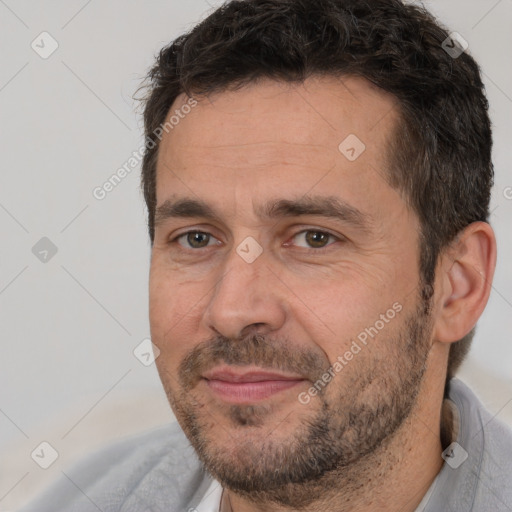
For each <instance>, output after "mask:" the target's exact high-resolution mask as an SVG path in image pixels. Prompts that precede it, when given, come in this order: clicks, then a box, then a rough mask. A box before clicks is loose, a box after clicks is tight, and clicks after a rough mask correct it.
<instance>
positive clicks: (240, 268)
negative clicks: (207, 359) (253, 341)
mask: <svg viewBox="0 0 512 512" xmlns="http://www.w3.org/2000/svg"><path fill="white" fill-rule="evenodd" d="M222 270H223V274H222V276H221V277H220V278H219V280H218V281H217V284H216V286H215V288H214V290H213V294H212V296H211V298H210V301H209V303H208V304H207V307H206V310H205V312H204V317H203V320H204V322H205V323H206V327H207V328H208V329H210V330H213V331H216V332H217V333H220V334H222V335H223V336H225V337H228V338H231V339H237V338H238V337H242V336H245V335H247V334H249V333H251V332H252V331H255V332H256V331H257V332H258V333H260V334H268V333H269V332H272V331H277V330H279V329H280V328H281V327H282V326H283V324H284V322H285V319H286V308H285V297H284V296H283V295H284V291H283V289H282V287H281V286H279V280H278V279H277V278H276V276H275V273H273V271H272V270H271V268H270V267H269V266H268V263H267V258H265V253H263V254H262V255H260V256H259V257H258V258H257V259H256V260H255V261H253V262H251V263H248V262H247V261H245V260H244V259H243V258H242V257H241V256H240V255H239V254H238V253H237V252H236V250H235V249H233V250H232V251H231V252H230V254H229V256H227V259H226V261H225V265H223V267H222Z"/></svg>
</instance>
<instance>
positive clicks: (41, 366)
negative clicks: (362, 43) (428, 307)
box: [0, 0, 512, 511]
mask: <svg viewBox="0 0 512 512" xmlns="http://www.w3.org/2000/svg"><path fill="white" fill-rule="evenodd" d="M219 4H220V2H214V1H213V0H210V2H207V1H206V0H187V1H186V2H185V1H180V2H178V1H176V0H167V1H153V2H143V1H142V0H124V1H121V0H111V1H107V2H100V1H99V0H89V1H84V0H72V1H70V0H68V1H66V2H65V1H63V0H60V1H58V0H53V1H47V2H35V1H33V0H32V1H29V0H5V1H4V0H0V47H1V48H2V56H1V64H2V65H1V66H0V119H1V124H2V136H1V138H0V150H1V152H0V154H1V155H2V159H1V172H0V232H1V235H2V237H1V240H2V245H1V251H0V329H1V331H0V334H1V341H0V344H1V352H0V511H7V510H9V511H10V510H15V509H16V508H18V507H19V506H20V505H21V504H22V503H24V502H25V501H26V500H27V499H29V498H30V497H32V496H33V495H34V493H36V492H38V491H39V490H40V489H41V487H43V486H45V485H47V483H48V482H49V481H51V480H54V479H55V478H56V477H57V476H58V475H59V474H60V472H61V471H62V470H64V469H65V468H66V467H68V466H69V464H70V463H71V462H72V461H74V460H76V459H77V458H79V457H80V456H82V455H83V454H85V453H89V452H90V451H91V450H92V449H95V448H97V447H99V446H101V445H103V444H105V443H107V442H109V441H111V440H114V439H119V438H122V437H125V436H127V435H129V434H132V433H134V432H138V431H141V430H144V429H146V428H149V427H152V426H155V425H159V424H163V423H165V422H168V421H172V419H173V418H172V414H171V411H170V408H169V406H168V405H167V401H166V399H165V396H164V394H163V391H162V390H161V386H160V382H159V380H158V377H157V373H156V369H155V367H154V365H152V366H149V367H146V366H144V365H143V364H141V363H140V362H139V361H138V360H137V359H136V358H135V357H134V354H133V350H134V349H135V347H136V346H137V345H138V344H139V343H140V342H141V341H142V340H143V339H145V338H147V337H148V336H149V325H148V320H147V280H148V267H149V255H150V251H149V242H148V238H147V234H146V227H145V211H144V205H143V201H142V195H141V193H140V191H139V169H140V165H137V166H136V167H135V168H134V169H133V171H132V172H131V173H130V174H129V175H128V176H127V177H126V178H125V179H124V180H123V181H122V182H121V183H120V184H119V185H118V186H117V187H116V188H115V189H114V190H113V191H112V192H110V193H109V194H108V195H107V197H106V198H105V199H103V200H101V201H100V200H97V199H95V198H94V196H93V194H92V191H93V189H94V188H95V187H97V186H101V185H102V184H103V183H104V182H105V181H106V180H107V179H108V178H109V177H110V176H111V175H112V174H113V173H114V172H115V171H116V170H117V169H118V168H119V167H121V166H122V165H123V164H124V163H125V162H127V161H128V159H129V158H130V156H132V153H133V151H136V150H138V149H139V148H140V147H141V144H142V135H141V134H142V121H141V119H140V117H139V116H138V115H137V114H136V112H135V107H136V103H135V102H134V101H133V100H132V99H131V96H132V95H133V93H134V91H135V90H136V88H137V86H138V85H139V84H140V80H141V79H142V78H143V76H144V74H145V72H146V70H147V69H148V67H149V66H150V65H151V64H152V63H153V56H154V55H155V53H156V52H157V51H158V50H159V49H160V48H161V47H162V46H163V45H165V44H167V43H168V42H169V41H171V40H172V39H173V38H175V37H176V36H178V35H179V34H180V33H182V32H183V31H184V30H187V29H189V28H191V27H192V26H193V25H194V24H195V23H196V22H197V21H198V20H200V19H201V18H202V17H203V16H204V15H205V14H207V13H208V12H209V11H210V10H211V8H212V6H213V5H219ZM426 5H427V6H428V7H429V8H430V9H431V10H432V11H433V12H434V13H436V14H438V15H439V17H440V18H441V20H443V22H444V23H446V24H447V25H448V26H449V27H450V28H451V29H452V30H456V31H458V32H459V33H460V34H461V35H462V36H463V37H464V38H465V39H466V40H467V41H468V42H469V51H470V52H471V53H472V54H473V55H474V56H475V57H476V59H477V60H478V61H479V62H480V64H481V66H482V69H483V73H484V78H485V83H486V86H487V91H488V97H489V100H490V105H491V116H492V119H493V123H494V134H495V147H494V162H495V168H496V185H495V189H494V195H493V200H492V208H493V214H492V224H493V226H494V228H495V230H496V232H497V236H498V241H499V261H498V268H497V273H496V278H495V283H494V288H493V292H492V295H491V299H490V304H489V306H488V308H487V310H486V312H485V313H484V315H483V317H482V319H481V321H480V324H479V329H478V333H477V336H476V340H475V343H474V346H473V349H472V352H471V356H470V359H469V361H468V363H467V364H466V365H465V367H464V371H463V373H462V376H463V378H464V380H465V381H467V382H469V383H470V384H471V386H472V387H473V389H474V390H475V391H476V392H477V394H479V396H480V397H481V398H482V399H483V401H484V402H485V404H486V405H487V407H488V408H489V409H490V410H491V411H492V412H493V413H494V414H497V416H498V417H500V418H502V419H503V420H505V421H508V422H509V423H512V364H511V361H512V344H511V343H510V332H511V328H512V267H511V265H510V261H511V259H512V232H511V228H510V225H511V219H512V200H510V199H508V200H507V198H506V195H507V191H508V197H509V198H510V197H512V189H508V188H507V187H512V173H511V171H510V162H511V161H512V158H511V157H512V150H511V146H512V145H511V144H510V140H509V138H510V133H511V132H512V64H511V62H512V60H511V49H512V31H510V27H511V26H512V0H499V1H497V0H472V1H469V0H435V1H433V0H432V1H429V2H427V3H426ZM43 31H47V32H49V33H50V34H51V36H52V37H53V38H54V39H55V40H56V41H57V42H58V45H59V46H58V49H57V50H56V51H55V52H54V53H53V54H52V55H51V56H50V57H49V58H47V59H42V58H41V57H40V56H39V55H38V54H37V53H36V52H35V51H34V50H33V49H32V48H31V43H32V41H33V40H34V39H36V43H37V42H38V41H40V38H38V36H39V34H40V33H41V32H43ZM39 44H40V46H41V43H39ZM45 48H46V49H48V48H49V40H46V43H45ZM42 237H48V238H49V239H50V240H51V241H52V242H53V244H55V246H56V247H57V249H58V252H57V253H56V254H55V256H53V257H52V258H51V259H50V260H49V261H48V262H46V263H43V262H41V261H39V259H37V258H36V256H35V255H34V254H33V253H32V247H33V246H34V245H35V244H36V243H37V242H38V241H39V240H40V239H41V238H42ZM42 441H47V442H49V443H50V444H51V445H52V446H54V447H55V449H56V450H57V451H58V453H59V458H58V459H57V460H56V462H55V463H54V464H53V465H52V466H51V467H50V468H49V469H47V470H43V469H41V468H40V467H39V466H38V465H36V463H35V462H34V461H33V460H32V459H31V456H30V454H31V452H32V451H33V450H34V449H35V448H36V447H37V446H38V445H39V444H40V443H41V442H42Z"/></svg>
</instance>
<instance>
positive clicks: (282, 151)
mask: <svg viewBox="0 0 512 512" xmlns="http://www.w3.org/2000/svg"><path fill="white" fill-rule="evenodd" d="M187 99H188V98H186V97H185V96H184V95H182V96H180V97H179V98H178V99H177V100H176V102H175V104H174V105H173V107H172V108H171V113H172V112H174V110H175V109H176V108H178V109H179V108H180V107H181V106H182V105H184V104H185V103H186V101H187ZM197 100H198V104H197V106H195V107H194V108H193V109H192V110H191V112H190V113H189V114H187V115H186V116H185V117H184V118H183V119H182V120H180V123H179V124H178V125H177V126H175V127H174V128H173V130H172V131H170V132H169V133H168V134H166V135H164V138H163V140H162V142H161V146H160V151H159V158H158V165H157V207H161V206H162V205H163V204H164V203H165V201H168V200H171V201H176V200H179V199H182V198H190V199H195V200H201V201H203V202H205V203H207V204H208V205H209V206H210V208H211V209H212V210H214V211H215V212H216V217H215V218H213V219H212V218H208V217H205V216H204V215H199V216H191V217H168V218H163V219H161V220H160V221H159V222H158V223H157V225H156V229H155V239H154V244H153V248H152V259H151V273H150V324H151V335H152V340H153V342H154V343H155V344H156V345H157V346H158V347H159V349H160V351H161V352H160V356H159V357H158V359H157V361H156V362H157V367H158V370H159V373H160V377H161V379H162V382H163V385H164V388H165V390H166V392H167V395H168V396H169V400H170V403H171V406H172V407H173V410H174V412H175V414H176V416H177V419H178V421H179V422H180V424H181V426H182V427H183V429H184V431H185V433H186V434H187V435H188V436H189V438H193V437H194V436H193V435H192V434H191V423H190V421H189V420H190V418H189V417H188V414H189V413H191V412H193V414H194V417H195V422H196V423H195V425H196V427H197V428H198V429H200V432H199V434H198V436H196V439H195V440H196V441H197V438H199V439H200V440H201V443H202V446H201V448H200V449H201V450H203V452H204V453H206V455H208V454H209V455H210V456H211V459H213V460H214V461H220V463H221V464H223V465H225V466H226V467H228V468H235V469H239V470H240V469H241V470H243V469H244V468H245V469H250V467H251V465H254V466H256V467H257V464H258V460H260V459H261V460H265V457H268V460H272V459H271V456H272V455H273V454H275V453H276V452H277V451H278V449H279V447H280V446H281V447H287V448H289V447H290V443H292V441H293V440H294V439H300V435H301V433H303V431H304V425H305V424H307V422H311V421H313V420H314V418H317V417H318V415H319V414H320V413H321V409H322V406H323V405H325V404H327V405H329V406H332V409H333V410H336V411H341V412H340V413H339V424H340V425H341V424H343V422H344V421H345V419H346V416H344V414H346V412H345V411H350V410H351V408H352V410H354V411H358V409H357V406H358V404H359V405H362V404H368V405H369V407H370V408H371V407H377V406H378V404H379V403H381V401H385V400H386V397H387V396H388V395H389V394H390V393H393V392H396V394H397V396H400V394H399V390H400V388H399V380H400V379H398V376H400V377H402V376H404V377H407V376H408V374H409V373H410V374H411V375H412V374H413V373H414V372H415V371H416V370H412V369H410V368H412V367H413V366H414V365H412V366H411V365H410V363H408V361H407V359H403V357H402V354H407V353H408V352H407V350H406V345H407V341H408V338H407V336H408V335H409V334H410V333H408V332H407V330H406V327H407V325H406V322H407V320H408V319H409V321H410V320H411V319H415V318H417V316H418V308H419V306H420V302H419V300H420V299H419V290H420V285H421V282H420V275H419V266H418V261H419V251H418V232H419V222H418V219H417V216H416V215H415V214H414V212H412V211H410V210H409V208H408V207H407V205H406V203H405V201H404V199H403V198H402V197H401V195H400V193H399V192H398V191H397V190H395V189H393V188H391V187H390V186H389V184H388V183H387V181H386V171H385V168H386V165H387V162H388V158H387V157H388V155H387V143H388V140H389V138H390V137H391V136H392V133H393V129H394V127H395V125H396V123H397V121H398V114H397V105H396V102H395V100H394V99H393V97H392V96H390V95H388V94H386V93H384V92H382V91H381V90H379V89H377V88H375V87H373V86H372V85H370V84H369V83H368V82H366V81H365V80H363V79H360V78H352V77H351V78H345V79H343V81H340V80H339V79H338V80H335V79H333V78H309V79H308V80H306V82H305V83H303V84H284V83H279V82H274V81H260V82H258V83H256V84H251V85H249V86H245V87H243V88H241V89H239V90H237V91H225V92H220V93H215V94H212V95H210V96H209V97H208V98H205V97H198V98H197ZM349 134H355V135H356V136H357V137H358V138H359V139H360V140H361V141H363V142H364V144H365V146H366V149H365V151H364V152H363V153H362V154H361V155H360V156H359V157H358V158H357V159H356V160H354V161H349V160H348V159H347V158H346V157H345V156H344V155H343V154H342V153H341V152H340V150H339V149H338V146H339V144H340V143H341V142H342V141H343V140H344V139H345V138H346V137H347V136H348V135H349ZM313 196H314V197H316V198H322V197H327V196H330V197H336V198H338V199H340V200H342V201H344V202H345V203H347V204H348V205H350V206H351V207H352V208H356V209H357V210H359V211H360V212H361V213H362V215H363V216H364V219H365V225H364V227H363V226H357V225H355V224H353V223H351V222H350V221H349V220H340V219H333V218H330V217H326V216H324V215H312V214H308V215H293V216H286V217H275V218H266V217H264V216H262V215H261V210H262V205H265V204H266V203H267V202H269V201H271V200H279V199H288V200H296V199H300V198H304V197H313ZM307 230H309V231H307ZM191 231H192V232H194V231H195V232H201V233H207V234H208V235H210V238H207V245H206V246H202V247H192V246H191V245H190V239H187V236H186V235H185V236H182V235H183V234H184V233H185V234H186V233H187V232H191ZM305 231H307V233H309V236H311V232H313V233H317V235H316V236H317V237H320V238H321V239H322V240H324V241H325V240H328V242H326V245H325V246H324V247H318V246H315V247H311V246H310V245H308V240H309V241H311V238H307V236H306V233H305ZM318 232H321V233H328V234H330V235H332V236H331V237H328V238H326V237H325V236H322V235H319V234H318ZM201 236H202V235H200V238H201ZM178 237H179V238H178ZM247 237H252V238H253V239H254V240H255V241H257V243H258V244H259V246H260V248H261V250H262V252H261V254H260V255H259V256H258V257H257V258H256V259H255V260H254V261H253V262H251V263H248V262H247V261H246V260H244V259H243V258H242V257H241V256H240V253H238V252H237V247H239V246H240V244H241V243H242V242H243V241H244V240H245V239H246V238H247ZM187 240H188V242H187ZM202 240H203V241H204V239H202ZM242 247H243V245H242ZM495 256H496V249H495V241H494V235H493V233H492V230H491V228H490V227H489V226H488V225H487V224H485V223H474V224H472V225H470V226H468V228H466V230H465V231H464V232H463V233H461V235H460V236H459V238H458V239H457V240H456V241H455V242H454V243H453V244H452V245H451V246H450V247H449V248H447V249H446V251H444V252H443V254H442V256H441V258H440V260H439V263H438V269H437V273H436V281H435V286H434V290H435V293H434V297H433V302H432V309H431V317H430V318H429V319H428V321H427V320H426V321H425V322H424V323H422V324H421V332H422V334H423V339H422V340H421V343H420V347H423V348H422V349H421V350H420V353H421V354H423V357H424V361H419V362H418V363H417V366H418V368H417V373H418V375H417V377H418V379H419V381H418V383H417V384H415V385H414V386H415V388H414V391H415V393H417V396H416V397H415V398H411V403H412V404H411V407H410V408H409V409H408V410H407V411H406V412H407V414H406V417H405V418H404V419H403V421H401V423H400V424H399V425H397V426H396V428H395V429H394V431H393V432H388V433H387V435H386V436H385V438H384V439H383V440H382V442H379V443H378V446H377V447H374V449H372V450H370V451H369V452H368V453H365V454H362V453H361V454H360V455H359V456H358V455H357V450H356V453H354V454H351V455H350V457H349V455H347V457H348V458H350V463H349V464H346V465H345V466H344V467H343V468H341V467H338V468H336V469H335V470H333V471H330V472H329V473H328V474H325V475H324V477H322V478H320V479H319V480H318V481H317V482H315V483H313V484H311V485H310V484H306V483H303V484H297V485H295V486H294V485H291V484H290V485H288V486H285V487H286V488H283V489H281V491H280V492H281V494H279V492H278V491H276V492H274V494H272V493H268V494H265V493H264V492H254V493H247V492H243V491H241V490H239V489H238V490H237V489H236V488H235V489H234V488H232V489H229V488H226V483H227V482H223V483H224V484H225V496H224V500H223V507H224V510H234V511H236V512H250V511H251V512H252V511H259V510H266V511H283V512H284V511H290V510H297V509H298V508H299V504H300V503H302V504H306V503H307V510H309V511H316V510H323V511H329V510H333V511H334V510H336V511H352V510H357V511H363V512H364V511H373V510H375V511H376V510H380V511H397V510H399V511H401V512H408V511H411V512H413V511H414V510H415V508H416V506H417V505H418V504H419V502H420V501H421V499H422V497H423V495H424V493H425V492H426V490H427V489H428V487H429V486H430V484H431V482H432V481H433V479H434V478H435V476H436V474H437V473H438V472H439V470H440V468H441V466H442V463H443V460H442V458H441V452H442V448H441V443H440V436H439V431H440V422H441V404H442V399H443V388H444V380H445V375H446V365H447V358H448V351H449V346H450V343H452V342H454V341H456V340H458V339H460V338H462V337H463V336H464V335H465V334H466V333H467V332H469V331H470V329H471V328H472V327H473V326H474V324H475V323H476V320H477V319H478V317H479V316H480V314H481V312H482V311H483V309H484V307H485V304H486V302H487V299H488V296H489V290H490V283H491V281H492V275H493V269H494V264H495ZM395 303H399V304H400V305H401V306H402V309H401V311H400V313H399V314H397V315H396V316H395V317H394V318H393V319H392V320H390V321H389V322H387V323H386V324H385V327H384V328H383V329H382V330H381V331H379V333H378V334H377V335H376V336H375V337H374V338H371V339H370V340H369V342H368V344H367V345H365V346H364V349H363V350H361V351H360V353H358V354H356V355H354V357H353V358H352V359H351V360H350V361H348V363H347V364H346V365H345V366H344V367H343V370H341V371H340V372H339V373H338V374H336V376H335V377H334V378H333V379H332V382H330V383H329V384H328V386H327V387H326V388H325V391H323V392H322V393H319V395H317V396H313V397H312V398H311V401H310V402H309V403H308V404H307V405H304V404H302V403H300V401H299V400H298V394H299V393H300V392H305V391H306V392H307V390H308V389H310V388H311V386H312V384H313V382H314V375H313V374H309V373H308V372H307V371H306V370H304V373H303V374H300V370H299V369H297V368H294V369H295V372H292V373H293V374H294V375H295V376H298V377H300V378H302V379H303V380H302V381H301V382H299V383H298V384H296V385H295V386H293V387H292V388H290V389H287V390H282V391H280V392H279V393H276V394H274V395H272V396H270V397H269V398H266V399H264V400H260V401H257V402H255V401H254V400H253V401H251V400H247V401H246V402H245V403H241V404H238V406H237V407H235V408H233V407H232V404H230V403H226V402H225V401H224V400H223V399H222V398H221V397H219V395H218V394H216V393H215V392H214V391H212V389H211V388H210V387H209V386H208V385H207V383H206V381H205V380H204V379H200V380H198V381H193V382H189V383H188V385H189V386H190V387H189V388H188V389H186V390H185V381H184V380H183V379H182V378H180V376H181V377H183V364H184V361H186V360H187V357H188V358H190V357H191V354H192V353H193V351H194V349H195V350H196V351H197V350H199V351H200V350H202V349H203V347H207V346H208V345H209V344H211V343H212V342H213V341H214V340H215V339H216V338H218V337H224V338H225V339H226V340H231V342H232V344H231V347H232V348H233V347H234V348H235V349H234V351H232V353H233V354H234V355H233V357H234V360H235V361H238V359H237V357H238V356H237V352H236V347H237V346H239V347H240V346H242V345H240V344H243V343H246V344H247V345H244V347H250V346H251V345H250V343H249V340H250V337H251V336H253V335H254V334H258V335H260V336H262V337H263V339H264V340H266V343H267V345H266V346H267V347H270V346H271V345H272V346H274V347H275V350H276V353H277V356H276V357H278V356H279V354H283V353H284V354H286V353H287V352H286V351H289V353H290V354H295V353H297V354H299V353H305V354H309V355H314V356H315V357H316V361H318V362H320V363H321V365H322V366H323V367H328V366H329V365H332V364H333V362H334V361H336V360H337V358H338V357H339V356H340V355H341V356H343V355H344V354H345V353H346V352H347V350H349V349H350V346H351V342H352V341H353V340H356V339H357V336H358V334H360V333H361V332H362V331H364V329H365V328H368V327H369V326H373V325H375V322H376V321H377V320H379V318H380V315H381V314H383V313H385V312H386V311H387V310H389V309H390V308H391V307H392V305H393V304H395ZM404 333H405V335H404ZM237 343H238V345H237ZM244 350H245V351H244ZM269 350H270V348H269ZM266 353H270V352H268V351H267V352H266ZM204 354H207V352H204ZM240 354H245V355H246V356H247V358H248V361H250V357H251V354H255V353H254V352H251V350H250V349H249V348H247V349H240ZM240 357H241V356H240ZM255 357H256V356H255ZM404 357H405V356H404ZM291 359H292V360H293V356H291ZM277 360H278V359H276V361H277ZM418 360H419V359H418ZM211 361H212V360H211V359H210V362H211ZM248 361H245V360H244V364H243V365H242V364H238V365H236V364H234V365H232V366H233V368H236V369H238V370H240V369H241V368H242V369H244V370H247V369H257V368H258V365H251V364H250V363H249V362H248ZM257 361H259V362H263V361H265V362H270V357H269V361H267V360H266V359H265V358H260V359H257ZM239 362H241V361H239ZM195 363H196V365H195V366H193V365H192V366H191V367H190V368H189V370H190V371H192V372H193V371H194V369H195V370H197V371H198V372H199V373H200V371H202V370H201V369H202V368H203V367H201V366H200V365H199V363H198V361H197V360H195ZM203 363H204V364H205V365H207V363H208V358H207V357H206V359H204V360H203ZM215 364H218V363H215ZM228 366H229V365H228ZM270 366H271V365H269V366H267V368H268V367H270ZM304 368H309V366H308V365H307V364H305V366H304ZM408 368H409V369H408ZM287 369H290V368H287ZM180 370H181V374H180ZM420 370H421V371H420ZM190 371H189V375H190ZM390 376H391V377H390ZM393 377H397V378H396V379H393ZM395 380H396V382H395ZM363 384H364V385H363ZM411 386H412V384H411ZM334 416H336V415H334ZM337 421H338V418H335V420H333V425H331V426H332V428H334V424H335V423H336V422H337ZM244 422H245V423H244ZM372 428H373V429H374V430H378V428H380V427H378V426H374V425H373V424H372ZM381 430H382V431H383V432H384V431H385V426H382V427H381ZM344 432H345V434H346V436H347V439H348V440H352V441H354V442H352V443H349V445H348V446H355V447H357V446H358V444H357V442H356V441H355V439H356V438H357V434H356V433H354V432H350V431H349V432H348V433H347V432H346V431H344ZM354 436H355V437H354ZM418 440H421V442H418ZM193 444H194V442H193ZM195 447H196V449H197V446H195ZM354 450H355V449H354ZM349 451H350V450H348V452H349ZM347 460H348V459H347ZM207 467H208V466H207ZM208 469H210V468H208ZM212 472H213V474H214V476H216V477H218V478H219V477H220V476H221V475H217V474H215V472H214V471H212ZM228 473H229V471H228ZM242 473H243V471H242ZM219 479H220V478H219ZM294 496H299V498H297V500H298V502H297V503H295V504H294V502H293V497H294ZM278 498H279V499H278ZM287 503H288V504H287Z"/></svg>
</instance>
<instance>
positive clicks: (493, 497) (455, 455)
mask: <svg viewBox="0 0 512 512" xmlns="http://www.w3.org/2000/svg"><path fill="white" fill-rule="evenodd" d="M449 397H450V400H451V401H452V402H453V403H454V404H455V406H456V408H457V410H458V413H459V432H458V435H457V441H456V443H452V445H453V446H452V447H451V451H450V455H449V456H446V455H445V457H444V458H445V461H446V463H445V465H444V467H443V469H442V470H441V473H440V474H439V479H438V480H439V482H438V484H437V485H436V490H437V492H436V493H435V494H436V495H437V497H438V500H440V501H438V500H432V501H433V502H434V503H435V504H436V506H441V505H443V506H444V507H446V508H448V507H449V509H451V510H454V511H459V510H461V511H462V510H464V511H471V512H484V511H490V510H493V511H494V510H512V485H511V484H512V430H511V429H510V428H509V427H508V426H507V425H505V424H504V423H502V422H501V421H500V420H499V419H498V418H497V417H496V416H495V415H492V414H491V413H490V412H489V411H488V410H487V409H486V408H485V407H484V405H483V404H482V403H481V401H480V400H479V399H478V397H477V396H476V395H475V394H474V393H473V391H471V389H469V387H468V386H466V385H465V384H464V383H463V382H461V381H460V380H457V379H453V380H452V381H451V383H450V395H449ZM429 504H430V502H429ZM435 508H436V507H434V508H433V509H432V510H434V509H435ZM428 510H430V509H428Z"/></svg>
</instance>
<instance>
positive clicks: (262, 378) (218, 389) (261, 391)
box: [203, 366, 306, 404]
mask: <svg viewBox="0 0 512 512" xmlns="http://www.w3.org/2000/svg"><path fill="white" fill-rule="evenodd" d="M203 380H204V381H205V383H206V385H207V386H208V388H209V389H210V390H211V391H212V392H213V394H214V395H216V396H217V397H219V398H221V399H222V400H224V401H226V402H229V403H234V404H248V403H253V402H257V401H261V400H265V399H267V398H270V397H271V396H274V395H276V394H277V393H281V392H283V391H285V390H288V389H291V388H293V387H295V386H297V385H299V384H301V383H303V382H304V381H305V380H306V379H304V378H303V377H301V376H300V375H291V374H286V373H279V372H273V371H272V372H271V371H266V370H263V369H261V368H252V369H250V370H248V369H247V368H244V369H241V368H236V367H228V366H223V367H218V368H214V369H213V370H210V371H208V372H206V373H205V374H204V375H203Z"/></svg>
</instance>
